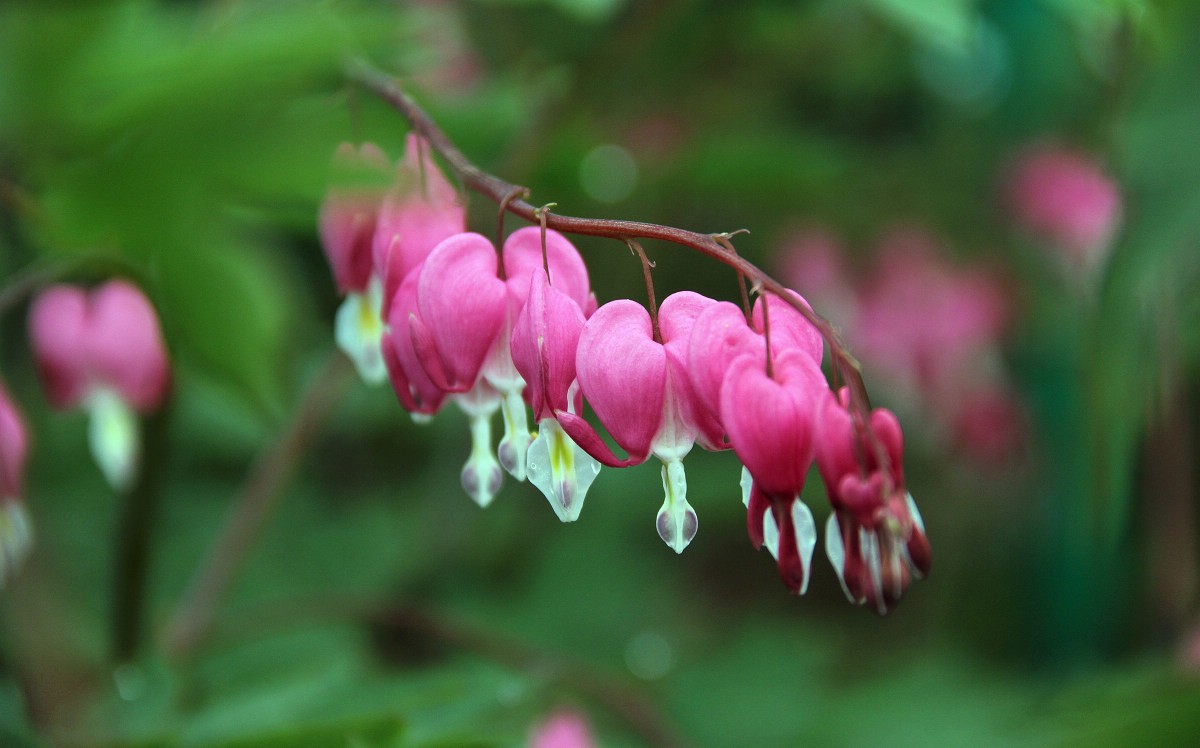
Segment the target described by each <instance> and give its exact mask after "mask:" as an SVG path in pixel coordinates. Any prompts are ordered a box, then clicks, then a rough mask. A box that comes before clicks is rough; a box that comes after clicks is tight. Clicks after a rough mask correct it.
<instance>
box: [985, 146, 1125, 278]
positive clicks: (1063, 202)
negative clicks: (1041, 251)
mask: <svg viewBox="0 0 1200 748" xmlns="http://www.w3.org/2000/svg"><path fill="white" fill-rule="evenodd" d="M1004 193H1005V195H1004V196H1005V199H1006V201H1007V204H1008V208H1009V210H1010V211H1011V213H1012V215H1013V218H1014V219H1015V220H1016V221H1017V222H1018V224H1019V225H1020V226H1021V228H1023V229H1024V230H1025V231H1028V232H1029V233H1030V234H1032V235H1033V236H1035V237H1037V238H1038V239H1040V240H1041V241H1044V242H1047V243H1048V244H1049V245H1050V246H1051V247H1052V248H1053V249H1056V250H1058V251H1060V252H1062V253H1063V254H1064V256H1065V257H1066V259H1067V260H1068V262H1069V264H1070V265H1072V266H1074V268H1076V269H1079V270H1084V271H1087V270H1090V269H1091V268H1094V267H1097V266H1099V265H1101V264H1103V261H1104V258H1105V257H1106V256H1107V254H1108V251H1109V249H1110V248H1111V246H1112V239H1113V235H1114V234H1115V233H1116V229H1117V226H1118V224H1119V223H1120V221H1121V193H1120V191H1119V189H1118V188H1117V185H1116V183H1115V182H1114V181H1113V180H1112V178H1111V177H1109V176H1108V175H1107V174H1105V173H1104V171H1103V169H1101V167H1100V166H1099V165H1098V164H1097V163H1096V162H1095V160H1094V159H1092V158H1091V157H1090V156H1087V155H1084V154H1082V153H1078V152H1075V151H1072V150H1069V149H1065V148H1061V147H1057V146H1051V145H1039V146H1034V147H1032V148H1030V149H1028V150H1027V151H1026V152H1025V153H1023V154H1021V155H1020V156H1018V158H1017V159H1016V161H1015V163H1014V164H1013V165H1012V167H1011V168H1010V170H1009V173H1008V175H1007V178H1006V181H1005V184H1004Z"/></svg>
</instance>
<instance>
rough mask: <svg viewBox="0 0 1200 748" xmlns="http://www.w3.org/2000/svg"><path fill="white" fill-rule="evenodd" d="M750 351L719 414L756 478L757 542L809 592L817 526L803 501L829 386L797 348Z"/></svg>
mask: <svg viewBox="0 0 1200 748" xmlns="http://www.w3.org/2000/svg"><path fill="white" fill-rule="evenodd" d="M772 369H773V371H772V372H771V373H770V374H768V373H767V370H766V360H765V357H760V356H757V355H755V354H746V355H743V356H742V357H740V358H738V359H737V360H735V361H734V362H733V364H732V365H731V366H730V369H729V373H728V374H727V375H726V377H725V382H724V384H723V385H722V387H721V420H722V422H723V423H724V424H725V428H726V429H727V431H728V432H729V439H730V441H731V442H732V444H733V450H734V452H736V453H737V456H738V457H739V458H740V459H741V461H742V463H743V464H744V465H745V466H746V471H747V472H748V473H749V475H750V477H751V479H752V483H751V486H750V489H749V491H748V492H746V489H745V487H744V486H743V492H744V493H745V494H746V496H747V498H746V500H747V504H748V508H749V513H748V515H747V519H746V526H747V530H748V531H749V534H750V540H751V542H752V543H753V544H754V547H755V548H761V547H762V546H763V545H764V544H765V545H766V546H767V549H768V550H769V551H770V552H771V554H772V555H773V556H775V558H776V561H777V563H778V566H779V574H780V576H781V577H782V578H783V581H784V583H785V584H786V585H787V587H788V589H789V590H791V592H792V593H793V594H798V595H801V594H804V592H805V590H806V589H807V588H808V580H809V575H810V573H811V571H812V567H811V562H812V552H813V548H814V547H815V546H816V539H817V532H816V525H815V523H814V522H813V518H812V512H810V511H809V509H808V507H807V506H806V505H805V504H804V502H803V501H801V500H800V493H801V491H803V490H804V479H805V476H806V474H807V473H808V468H809V466H810V465H811V464H812V460H813V429H814V423H813V421H814V418H815V416H816V409H817V403H818V402H819V397H820V396H821V394H822V393H823V392H826V391H827V387H826V384H825V377H824V376H823V375H822V374H821V370H820V368H819V366H818V364H817V363H816V362H815V361H813V359H812V357H811V355H809V354H808V353H807V352H805V351H803V350H798V349H795V348H792V349H789V350H785V351H784V352H783V353H781V354H780V355H779V356H776V357H773V361H772Z"/></svg>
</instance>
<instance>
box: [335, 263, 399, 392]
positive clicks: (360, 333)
mask: <svg viewBox="0 0 1200 748" xmlns="http://www.w3.org/2000/svg"><path fill="white" fill-rule="evenodd" d="M382 308H383V285H382V283H380V281H379V279H378V278H376V277H375V276H372V277H371V283H370V285H369V286H368V287H367V292H366V293H350V294H347V295H346V300H345V301H343V302H342V304H341V306H339V307H338V310H337V314H336V316H335V317H334V327H333V336H334V340H336V341H337V346H338V348H340V349H341V350H342V352H343V353H345V354H346V357H347V358H349V359H350V360H351V361H352V362H353V363H354V368H355V369H357V370H358V375H359V376H360V377H362V379H363V381H364V382H366V383H368V384H380V383H382V382H385V381H387V366H386V365H385V364H384V362H383V353H382V351H381V350H380V347H379V341H380V339H381V338H382V337H383V320H382V319H381V318H380V311H381V310H382Z"/></svg>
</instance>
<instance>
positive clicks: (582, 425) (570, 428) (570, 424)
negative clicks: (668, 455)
mask: <svg viewBox="0 0 1200 748" xmlns="http://www.w3.org/2000/svg"><path fill="white" fill-rule="evenodd" d="M554 418H555V420H557V421H558V425H559V426H562V430H563V431H565V432H566V433H567V436H569V437H571V441H573V442H575V443H576V444H578V445H579V448H580V449H582V450H583V451H584V452H587V453H588V454H589V455H591V457H592V458H593V459H594V460H596V461H597V462H599V463H600V464H602V465H606V466H607V467H615V468H623V467H629V466H630V465H640V464H642V463H643V462H645V461H646V458H647V457H649V454H648V453H645V454H634V453H632V452H631V453H630V454H629V456H628V457H617V456H616V454H614V453H613V451H612V450H611V449H609V447H608V445H607V444H605V443H604V439H602V438H601V437H600V435H599V434H597V433H596V429H594V428H592V424H590V423H588V422H587V419H585V418H583V417H582V416H578V415H576V414H574V413H571V412H568V411H565V410H558V411H555V412H554Z"/></svg>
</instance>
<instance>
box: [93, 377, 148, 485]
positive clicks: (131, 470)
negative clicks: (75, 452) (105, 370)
mask: <svg viewBox="0 0 1200 748" xmlns="http://www.w3.org/2000/svg"><path fill="white" fill-rule="evenodd" d="M84 407H85V408H86V409H87V411H88V414H89V416H90V418H89V420H88V446H89V447H90V448H91V450H92V457H93V458H94V459H95V460H96V464H97V465H99V466H100V472H102V473H104V477H105V479H106V480H108V484H109V485H110V486H112V487H113V490H115V491H120V492H124V491H128V490H129V489H130V488H131V487H132V486H133V479H134V477H135V476H136V475H137V470H138V464H139V462H140V461H141V446H142V445H141V439H140V437H139V435H138V419H137V414H136V413H134V412H133V409H132V408H130V407H129V406H128V405H126V404H125V401H124V400H122V399H121V397H120V396H119V395H117V393H115V392H113V391H112V390H109V389H103V388H101V389H97V390H93V391H92V392H91V394H89V395H88V398H87V401H86V403H85V404H84Z"/></svg>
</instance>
